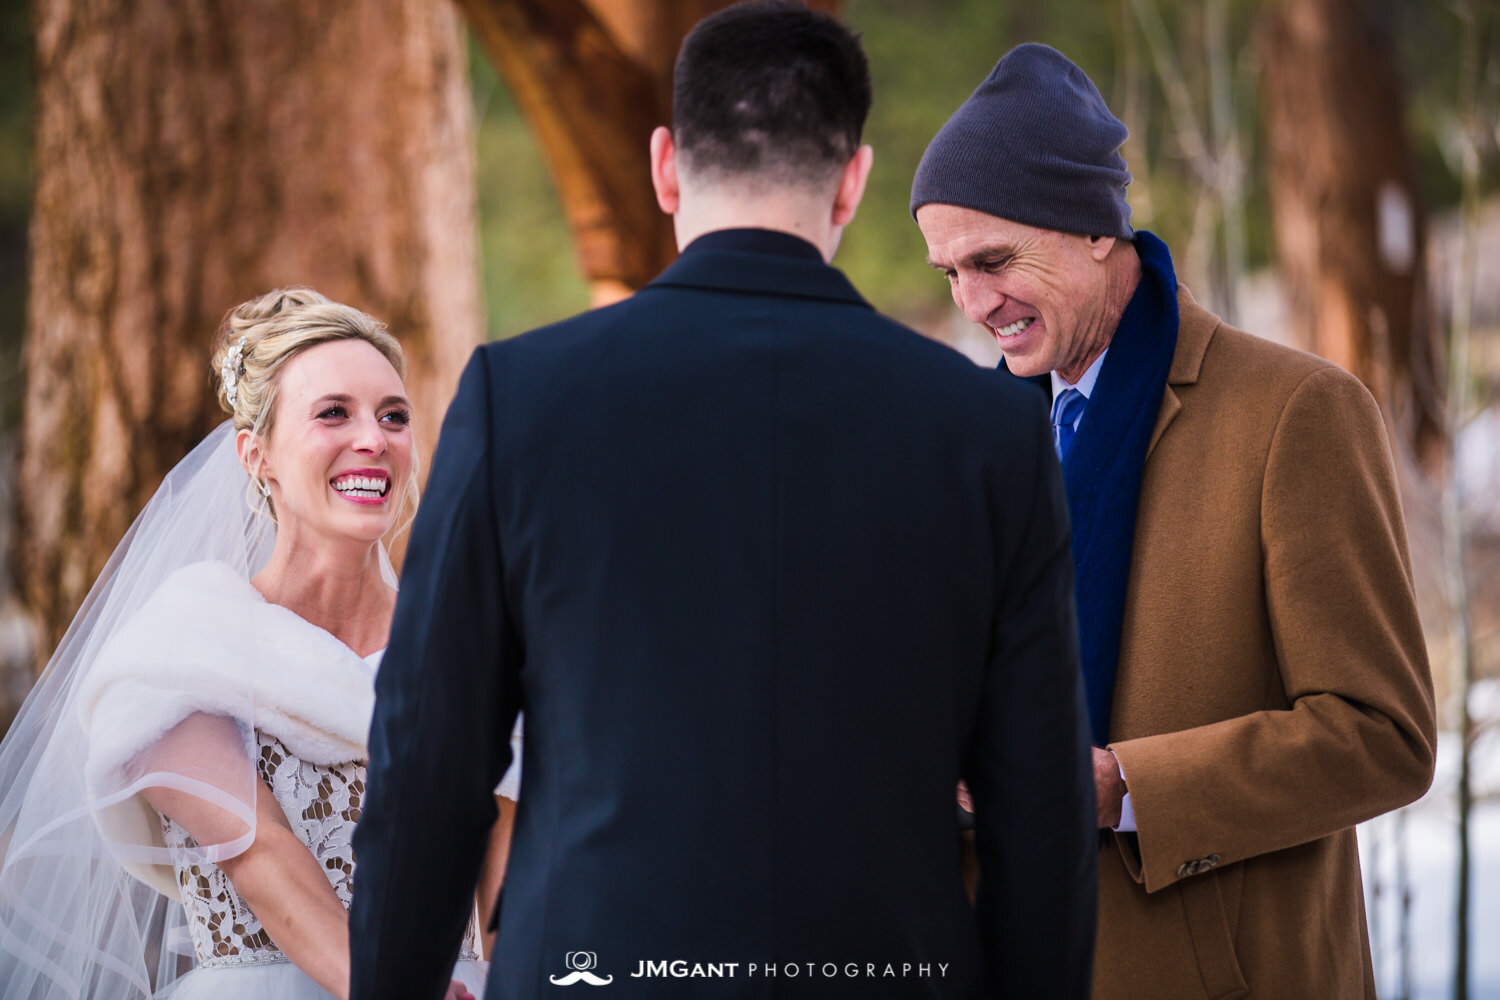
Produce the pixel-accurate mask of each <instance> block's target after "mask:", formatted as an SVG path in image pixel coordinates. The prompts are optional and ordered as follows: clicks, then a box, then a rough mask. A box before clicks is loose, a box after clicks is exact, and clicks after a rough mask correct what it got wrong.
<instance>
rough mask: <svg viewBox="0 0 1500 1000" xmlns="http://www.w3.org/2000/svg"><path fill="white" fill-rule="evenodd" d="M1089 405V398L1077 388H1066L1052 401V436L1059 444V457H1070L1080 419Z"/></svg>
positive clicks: (1054, 441)
mask: <svg viewBox="0 0 1500 1000" xmlns="http://www.w3.org/2000/svg"><path fill="white" fill-rule="evenodd" d="M1087 405H1089V398H1088V397H1087V396H1085V395H1084V394H1083V393H1081V392H1079V391H1078V390H1077V389H1064V390H1063V391H1062V392H1060V393H1058V394H1057V398H1056V399H1054V400H1053V401H1052V437H1053V443H1055V444H1056V445H1057V457H1058V458H1060V459H1061V458H1067V457H1068V449H1069V448H1070V447H1071V446H1072V444H1073V435H1074V434H1076V433H1077V432H1078V421H1079V419H1080V418H1082V417H1083V408H1084V407H1085V406H1087Z"/></svg>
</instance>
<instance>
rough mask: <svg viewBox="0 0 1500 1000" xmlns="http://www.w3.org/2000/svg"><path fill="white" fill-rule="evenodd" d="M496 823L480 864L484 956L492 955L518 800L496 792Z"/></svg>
mask: <svg viewBox="0 0 1500 1000" xmlns="http://www.w3.org/2000/svg"><path fill="white" fill-rule="evenodd" d="M495 812H496V816H495V825H494V826H492V827H490V845H489V847H488V848H487V849H486V850H485V853H484V864H483V865H481V866H480V868H479V889H478V892H477V894H476V895H477V897H478V899H477V902H478V903H479V919H480V921H481V923H480V925H479V934H480V938H481V940H482V942H483V945H484V957H485V958H493V952H494V950H495V932H494V931H491V930H490V926H491V925H492V924H493V923H494V913H495V906H496V905H497V904H498V903H499V901H500V886H501V884H502V883H503V882H504V881H505V863H506V861H508V860H509V859H510V834H511V830H512V829H514V827H515V824H516V803H515V801H514V800H512V799H509V798H507V797H505V796H504V795H496V796H495Z"/></svg>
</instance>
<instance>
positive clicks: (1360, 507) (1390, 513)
mask: <svg viewBox="0 0 1500 1000" xmlns="http://www.w3.org/2000/svg"><path fill="white" fill-rule="evenodd" d="M1126 135H1127V132H1126V129H1125V126H1124V125H1123V124H1122V123H1121V122H1120V121H1118V120H1117V119H1116V118H1115V116H1114V115H1112V114H1111V113H1110V111H1109V109H1108V107H1106V105H1105V103H1104V100H1103V98H1102V97H1101V96H1100V95H1099V91H1098V90H1097V88H1095V87H1094V85H1093V83H1092V82H1091V81H1090V80H1089V78H1088V77H1087V76H1086V75H1085V74H1084V73H1083V71H1082V70H1080V69H1079V68H1078V67H1077V66H1075V65H1074V64H1073V63H1071V62H1069V61H1068V59H1067V58H1066V57H1064V56H1063V55H1062V54H1061V53H1059V52H1057V51H1056V50H1054V49H1051V48H1048V47H1047V46H1044V45H1022V46H1020V47H1018V48H1016V49H1014V50H1012V51H1011V52H1010V53H1009V54H1007V55H1006V56H1005V57H1004V58H1003V59H1001V60H1000V62H999V63H998V64H997V65H996V66H995V68H994V70H993V72H991V73H990V75H989V77H988V78H987V79H986V80H985V81H984V82H983V83H982V84H980V86H979V88H978V89H977V90H976V91H974V93H973V95H972V96H971V97H970V98H969V99H968V100H967V101H966V102H965V103H964V104H963V105H962V106H961V107H960V108H959V109H958V111H957V112H956V113H955V114H954V115H953V117H952V118H951V119H950V120H949V121H948V123H947V124H945V125H944V126H943V127H942V129H941V130H939V132H938V134H937V136H936V137H935V138H934V139H933V140H932V143H931V145H930V146H929V147H928V149H927V152H926V154H925V155H924V156H923V158H922V162H921V164H920V165H919V166H918V168H917V174H916V179H915V181H914V182H913V184H912V201H911V209H912V213H913V215H914V216H915V218H916V220H917V225H918V226H919V227H920V228H921V230H922V234H923V236H925V237H926V240H927V247H928V261H929V263H931V265H932V266H933V267H935V268H937V269H938V270H940V271H942V272H943V273H944V274H946V275H947V277H948V281H949V283H950V285H951V286H952V292H953V299H954V301H955V302H956V303H957V304H958V306H959V308H960V309H962V310H963V311H964V313H965V315H967V316H968V317H969V318H970V319H971V320H973V321H974V322H976V323H981V324H983V325H985V326H986V327H988V328H989V329H990V330H991V332H992V333H993V334H994V335H995V337H996V338H997V340H998V341H999V345H1000V350H1001V352H1002V353H1003V355H1004V362H1003V366H1004V367H1005V368H1008V369H1009V371H1010V372H1011V374H1013V375H1016V376H1020V377H1024V378H1031V379H1034V380H1035V381H1036V382H1037V383H1038V385H1039V386H1040V387H1042V388H1045V390H1046V391H1047V392H1048V393H1049V395H1050V396H1051V398H1052V424H1053V432H1054V440H1055V444H1056V447H1057V451H1058V454H1059V456H1060V458H1061V459H1062V465H1063V477H1064V482H1065V485H1066V490H1067V496H1068V505H1069V510H1070V515H1071V519H1072V524H1073V555H1074V560H1075V568H1076V574H1075V579H1076V587H1077V598H1078V614H1079V631H1080V640H1081V643H1080V645H1081V651H1082V665H1083V674H1084V683H1085V688H1086V693H1087V699H1088V708H1089V721H1090V728H1091V731H1092V737H1093V742H1094V750H1093V756H1094V777H1095V785H1096V792H1097V803H1098V823H1099V826H1100V828H1101V830H1102V831H1103V833H1102V836H1101V843H1102V848H1101V854H1100V857H1099V879H1100V882H1099V930H1098V951H1097V955H1096V960H1095V966H1094V995H1095V996H1096V997H1101V998H1114V997H1120V998H1126V997H1131V998H1146V997H1149V998H1152V1000H1172V998H1178V997H1182V998H1187V997H1193V998H1201V997H1241V996H1247V995H1250V996H1255V997H1308V998H1312V997H1316V998H1319V1000H1328V998H1344V997H1348V998H1362V997H1373V996H1374V995H1375V988H1374V978H1373V973H1372V970H1371V959H1370V949H1369V941H1368V936H1367V932H1366V928H1365V918H1364V906H1363V897H1362V892H1361V888H1360V873H1359V855H1358V849H1357V845H1356V841H1355V834H1354V825H1355V824H1356V823H1359V822H1361V821H1363V820H1366V819H1369V818H1371V817H1373V816H1376V815H1378V814H1380V813H1382V812H1385V811H1387V810H1389V809H1393V808H1396V807H1398V806H1400V805H1403V804H1404V803H1407V802H1410V801H1412V800H1413V799H1415V798H1417V797H1418V796H1419V795H1421V794H1422V792H1423V791H1424V790H1425V789H1426V788H1427V786H1428V784H1429V783H1430V781H1431V778H1432V767H1433V748H1434V743H1435V723H1434V710H1433V695H1432V682H1431V677H1430V672H1429V668H1428V664H1427V657H1426V648H1425V644H1424V642H1423V639H1422V633H1421V628H1420V625H1419V623H1418V620H1417V612H1416V605H1415V601H1414V598H1413V594H1412V586H1411V571H1410V561H1409V557H1408V554H1407V547H1406V538H1405V532H1404V528H1403V525H1402V520H1401V508H1400V503H1399V500H1398V497H1397V490H1396V479H1395V474H1394V472H1393V469H1392V463H1391V457H1390V450H1389V446H1388V444H1387V442H1386V438H1385V428H1384V424H1383V422H1382V420H1381V416H1380V413H1379V411H1378V410H1377V409H1376V406H1375V403H1374V400H1373V399H1372V398H1371V396H1370V394H1369V393H1368V392H1367V391H1366V390H1365V388H1364V387H1363V386H1362V385H1361V384H1360V383H1359V382H1358V380H1356V379H1355V378H1354V377H1353V376H1351V375H1349V374H1348V373H1346V372H1344V371H1342V370H1341V369H1339V368H1337V367H1336V366H1334V365H1332V364H1329V363H1328V362H1326V361H1323V360H1321V359H1319V358H1315V357H1311V356H1309V355H1306V354H1302V353H1299V352H1296V351H1292V350H1288V349H1286V348H1283V347H1278V346H1276V345H1273V344H1271V343H1270V342H1268V341H1264V340H1260V339H1257V338H1255V337H1252V336H1250V335H1248V334H1245V333H1242V332H1240V331H1239V330H1235V329H1232V328H1231V327H1229V326H1227V325H1225V324H1224V323H1222V322H1220V320H1219V319H1218V318H1217V317H1215V316H1213V315H1212V314H1210V313H1209V312H1207V311H1206V310H1205V309H1203V308H1202V307H1201V306H1199V305H1198V304H1197V303H1196V302H1195V301H1194V300H1193V297H1192V296H1191V295H1190V294H1189V293H1188V291H1187V290H1186V289H1185V288H1181V287H1179V286H1178V284H1177V279H1176V276H1175V273H1174V271H1173V268H1172V258H1171V254H1170V253H1169V251H1168V250H1167V247H1166V246H1165V245H1164V244H1163V243H1162V242H1161V241H1160V240H1159V239H1157V238H1156V237H1155V236H1153V235H1151V234H1150V233H1147V232H1144V231H1135V230H1132V228H1131V225H1130V206H1129V205H1128V203H1127V202H1126V200H1125V189H1126V186H1127V185H1128V184H1129V183H1130V174H1129V173H1128V172H1127V171H1126V167H1125V161H1124V160H1123V158H1122V157H1121V156H1120V153H1119V149H1120V146H1121V145H1122V144H1123V143H1124V141H1125V139H1126ZM979 818H980V821H981V822H983V820H984V817H983V816H980V817H979Z"/></svg>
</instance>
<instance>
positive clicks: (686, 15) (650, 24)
mask: <svg viewBox="0 0 1500 1000" xmlns="http://www.w3.org/2000/svg"><path fill="white" fill-rule="evenodd" d="M458 3H459V6H460V7H462V8H463V10H464V12H465V14H467V15H468V18H469V23H470V24H471V25H472V27H473V28H474V32H475V34H476V35H477V36H478V38H479V41H480V42H481V43H482V44H483V45H484V48H485V50H486V51H487V52H488V53H489V56H490V59H491V60H492V61H493V62H494V64H495V66H496V68H497V70H498V71H499V73H500V75H501V76H502V77H503V78H504V79H505V83H506V86H508V87H509V88H510V91H511V95H512V96H513V97H514V98H515V101H516V104H517V105H518V106H519V107H520V108H521V111H522V113H524V114H525V115H526V118H527V120H528V121H529V122H530V123H531V128H532V131H533V132H535V133H536V137H537V140H538V142H539V144H540V145H541V149H542V155H543V156H544V157H545V158H546V160H547V163H548V166H549V167H550V169H551V173H552V177H553V180H554V181H555V183H556V184H557V188H558V193H559V195H560V196H561V199H562V205H563V212H564V214H565V215H566V216H567V219H568V225H569V226H570V227H571V229H572V231H573V239H574V241H575V243H576V244H577V246H578V255H579V258H580V261H581V264H582V266H583V271H584V274H585V276H586V277H587V278H588V280H589V283H590V285H591V287H592V290H593V299H594V303H595V304H596V305H602V304H604V303H607V302H612V301H614V300H616V299H619V298H621V297H623V296H625V295H628V294H629V293H630V292H632V291H634V290H635V289H637V288H639V287H641V286H642V285H644V284H645V283H646V282H648V281H650V280H651V279H652V278H654V277H656V275H657V274H659V273H660V272H661V270H662V268H664V267H666V266H667V264H669V263H671V261H672V258H673V257H674V256H676V243H675V241H674V239H673V236H672V224H671V220H670V219H668V218H667V217H666V216H664V215H662V214H661V212H660V210H659V209H658V208H657V207H656V197H655V195H654V193H653V192H652V190H651V174H650V167H649V163H648V160H647V152H646V150H647V144H648V142H649V140H650V136H651V130H652V129H653V128H655V127H656V126H657V125H665V124H669V123H670V120H671V104H672V64H673V62H674V61H675V60H676V58H677V49H678V46H679V45H680V44H681V42H682V39H683V37H684V36H686V34H687V33H688V31H689V30H691V28H692V26H693V25H694V24H696V23H697V22H698V20H699V19H700V18H702V17H703V16H705V15H706V14H709V13H712V12H713V11H715V10H718V9H720V8H722V7H727V6H729V5H730V3H731V0H610V2H605V0H458ZM809 6H811V7H814V8H819V9H823V10H833V9H836V8H837V6H838V0H814V2H812V3H810V4H809Z"/></svg>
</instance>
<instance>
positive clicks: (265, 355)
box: [212, 287, 418, 534]
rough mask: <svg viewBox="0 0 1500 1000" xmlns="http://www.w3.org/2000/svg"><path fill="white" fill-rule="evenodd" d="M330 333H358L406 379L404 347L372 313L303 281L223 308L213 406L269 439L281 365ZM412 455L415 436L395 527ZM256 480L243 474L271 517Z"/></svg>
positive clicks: (410, 494) (411, 482) (410, 506)
mask: <svg viewBox="0 0 1500 1000" xmlns="http://www.w3.org/2000/svg"><path fill="white" fill-rule="evenodd" d="M336 340H363V341H364V342H365V343H367V344H369V345H370V346H371V347H373V348H375V349H376V350H377V351H379V352H380V353H381V355H382V356H383V357H384V358H385V359H386V360H387V361H389V362H390V363H391V367H392V368H394V369H396V374H398V375H400V376H401V378H402V380H403V381H404V380H405V379H406V354H405V353H404V352H403V351H402V350H401V344H400V343H398V342H397V340H396V338H395V337H393V336H391V334H390V331H389V330H387V329H386V327H385V324H384V323H382V322H380V320H378V319H376V318H375V317H373V316H371V315H369V314H368V313H363V312H360V311H359V310H358V309H355V308H353V307H351V306H346V305H341V304H340V303H337V302H334V301H332V300H331V299H329V298H327V297H326V296H324V295H321V294H319V293H318V292H315V291H313V290H312V289H311V288H301V287H294V288H278V289H276V291H274V292H268V293H266V294H265V295H262V296H260V297H259V298H254V299H251V300H250V301H248V302H242V303H240V304H239V305H237V306H235V307H234V308H233V309H231V310H229V312H228V314H227V315H225V317H224V321H223V322H222V323H220V324H219V330H218V333H217V334H215V336H214V350H213V356H212V367H213V375H214V382H215V383H216V386H217V389H218V398H219V405H220V406H222V407H223V408H224V410H225V412H227V413H228V414H229V415H230V417H231V418H232V419H233V420H234V427H235V430H241V431H243V430H248V431H250V432H251V433H253V434H255V436H256V437H258V438H260V440H261V441H267V440H269V437H270V433H271V428H272V426H273V422H274V417H275V413H276V398H277V395H278V391H277V390H278V388H279V385H280V375H281V369H282V368H284V367H285V366H286V364H287V362H289V361H291V360H292V359H293V358H295V357H296V356H297V355H298V354H301V353H302V352H303V351H305V350H307V349H308V348H310V347H316V346H317V345H319V344H327V343H330V342H332V341H336ZM236 345H239V359H238V364H237V365H236V366H235V367H236V377H235V379H234V399H233V400H231V399H230V398H229V391H228V386H227V385H226V384H225V379H224V375H225V365H226V363H227V362H228V361H229V359H230V357H231V354H230V352H231V351H232V350H233V349H234V348H235V346H236ZM417 471H418V459H417V453H416V445H415V441H413V448H412V468H411V473H410V475H408V476H407V478H406V485H405V487H404V488H403V490H402V495H401V500H400V504H401V518H400V520H399V522H398V526H397V528H396V533H398V534H399V533H400V532H401V531H403V530H405V529H406V528H407V527H408V526H409V525H410V524H411V520H412V518H413V517H415V516H416V509H417V499H418V490H417ZM262 485H263V483H262V481H261V480H260V479H259V478H257V477H253V476H252V479H251V489H252V491H253V492H252V493H251V494H250V496H251V497H252V504H255V503H257V502H264V504H265V505H266V510H267V513H269V515H270V516H271V519H272V520H273V521H274V520H275V519H276V511H275V509H274V508H273V507H272V506H271V502H270V498H269V497H268V496H265V497H264V500H263V501H262V497H263V492H262V490H261V487H262Z"/></svg>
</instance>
